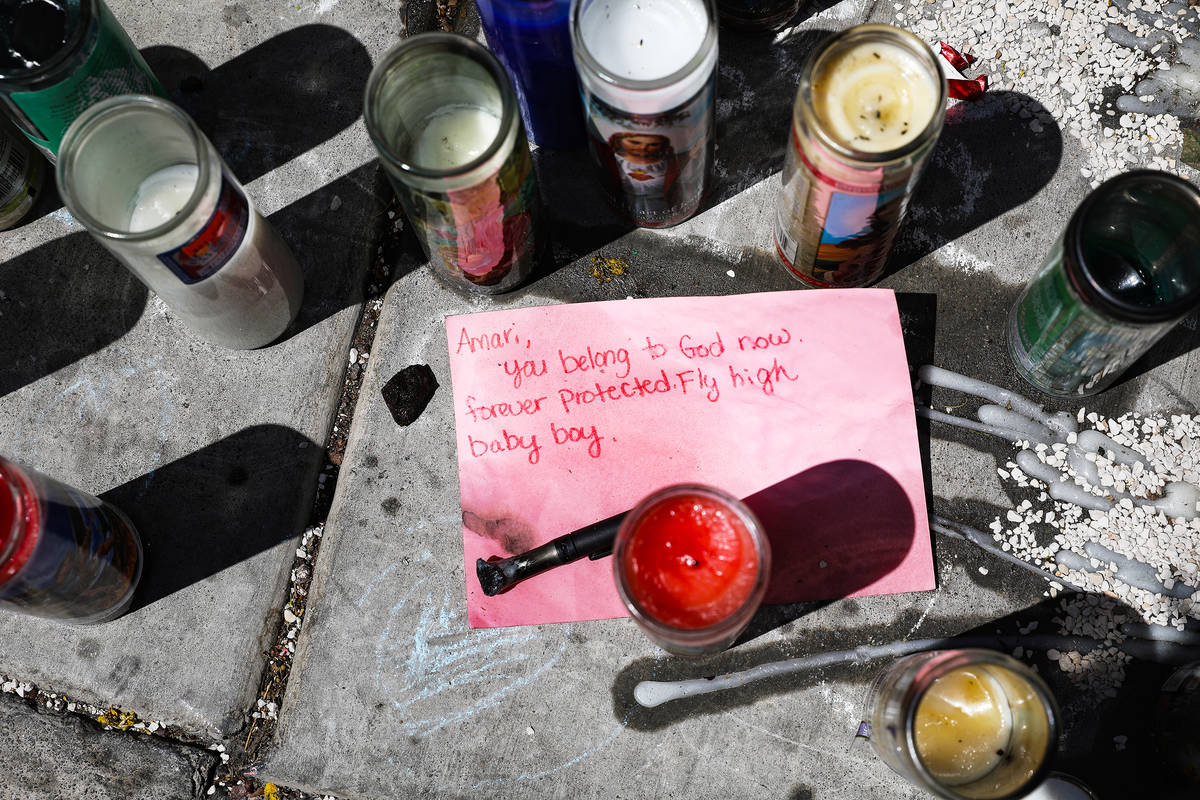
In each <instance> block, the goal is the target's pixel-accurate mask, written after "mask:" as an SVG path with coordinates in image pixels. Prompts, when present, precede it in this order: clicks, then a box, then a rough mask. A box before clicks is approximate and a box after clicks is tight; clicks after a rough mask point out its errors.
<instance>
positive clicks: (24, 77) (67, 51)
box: [0, 0, 100, 85]
mask: <svg viewBox="0 0 1200 800" xmlns="http://www.w3.org/2000/svg"><path fill="white" fill-rule="evenodd" d="M99 5H100V3H99V0H81V1H80V3H79V21H78V22H79V24H77V25H76V26H75V30H73V31H71V35H70V36H69V37H68V38H67V41H65V42H63V44H62V46H61V47H60V48H59V49H58V50H56V51H54V55H52V56H51V57H50V59H49V60H48V61H46V63H44V64H39V65H38V66H36V67H22V68H18V69H13V70H8V71H5V70H0V80H3V81H12V82H14V83H22V84H25V85H36V84H38V83H41V82H44V81H46V80H47V79H51V78H52V77H53V76H54V74H55V73H56V72H57V71H58V70H59V69H60V68H61V67H62V65H63V63H64V62H66V61H67V60H68V59H69V58H70V57H71V55H72V54H74V53H75V52H76V51H77V50H78V49H79V46H80V44H81V43H82V42H83V41H84V39H85V38H87V35H88V29H89V28H90V27H91V24H92V20H93V19H95V18H96V17H97V16H99V14H98V13H97V12H98V11H99Z"/></svg>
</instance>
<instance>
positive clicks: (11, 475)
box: [0, 458, 41, 586]
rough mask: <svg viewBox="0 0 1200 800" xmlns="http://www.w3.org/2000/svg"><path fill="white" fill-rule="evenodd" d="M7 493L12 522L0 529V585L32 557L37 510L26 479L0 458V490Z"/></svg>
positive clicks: (17, 468) (36, 527)
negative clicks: (8, 527)
mask: <svg viewBox="0 0 1200 800" xmlns="http://www.w3.org/2000/svg"><path fill="white" fill-rule="evenodd" d="M5 491H7V492H11V498H12V509H13V514H12V518H13V524H12V527H11V529H10V530H8V531H0V586H3V585H4V584H5V583H7V582H8V581H9V580H10V579H11V578H12V577H13V576H14V575H16V574H17V573H18V572H20V571H21V568H22V567H24V566H25V564H26V563H28V562H29V559H30V558H31V557H32V556H33V550H34V547H35V546H36V545H37V540H38V532H39V528H40V515H41V510H40V507H39V505H38V502H37V496H36V494H35V493H34V490H33V487H32V486H31V485H30V483H29V479H28V477H27V476H25V475H24V474H23V473H22V472H21V470H20V468H19V467H18V466H17V465H16V464H14V463H12V462H11V461H8V460H6V459H4V458H0V492H5Z"/></svg>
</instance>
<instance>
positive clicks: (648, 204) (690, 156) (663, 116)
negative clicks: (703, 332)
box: [571, 0, 717, 228]
mask: <svg viewBox="0 0 1200 800" xmlns="http://www.w3.org/2000/svg"><path fill="white" fill-rule="evenodd" d="M571 38H572V42H573V44H574V48H575V64H576V67H577V68H578V70H579V80H580V84H581V86H582V89H583V102H584V107H585V111H586V116H587V128H588V136H589V145H590V148H591V151H592V155H593V157H594V159H595V161H596V163H597V165H598V166H599V168H600V172H601V175H602V179H603V181H604V184H605V187H606V189H607V191H608V193H609V195H610V197H611V198H612V200H613V203H614V204H615V205H616V206H617V207H618V208H619V209H620V210H621V211H622V212H623V213H624V214H625V215H626V216H628V217H629V219H630V220H632V221H633V222H634V223H635V224H637V225H640V226H643V227H651V228H658V227H666V226H670V225H675V224H677V223H679V222H682V221H683V220H685V219H687V218H688V217H690V216H691V215H692V214H694V213H695V212H696V210H697V209H698V208H699V207H700V202H701V200H702V199H703V197H704V193H705V191H706V190H707V187H708V178H709V173H710V171H711V169H712V161H713V135H712V130H713V119H714V117H713V114H714V110H713V109H714V106H713V102H714V87H715V85H716V83H715V81H716V65H717V28H716V19H715V12H714V10H713V6H712V3H711V2H708V1H707V0H574V2H573V3H572V5H571Z"/></svg>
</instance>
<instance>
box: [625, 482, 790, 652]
mask: <svg viewBox="0 0 1200 800" xmlns="http://www.w3.org/2000/svg"><path fill="white" fill-rule="evenodd" d="M614 554H615V558H614V563H613V569H614V575H615V578H616V581H617V587H618V591H619V593H620V594H621V597H622V599H623V600H624V601H625V604H626V607H627V608H629V609H630V613H631V615H632V616H633V617H634V619H635V620H637V621H638V622H639V623H640V624H641V625H642V627H643V629H644V630H645V631H646V632H647V633H648V634H649V635H650V637H651V638H652V639H654V640H655V641H657V642H658V643H659V644H660V645H661V646H663V647H664V648H665V649H668V650H671V651H672V652H676V653H681V654H685V655H691V654H699V653H702V652H715V651H716V650H720V649H723V648H724V647H726V646H728V644H729V643H730V642H732V641H733V639H734V638H736V636H737V634H738V633H740V632H741V630H742V629H743V628H744V627H745V625H746V623H747V622H749V619H750V616H751V615H753V613H754V611H755V609H757V607H758V604H759V603H760V602H761V601H762V595H763V592H764V591H765V589H766V575H767V574H768V572H769V560H770V552H769V545H768V544H767V540H766V538H765V536H764V535H763V534H762V530H761V527H760V526H759V524H758V521H757V519H755V517H754V515H753V514H752V513H751V512H750V510H749V509H748V508H746V507H745V506H744V505H742V503H741V502H740V501H738V500H737V499H736V498H733V497H731V496H729V495H727V494H725V493H724V492H720V491H718V490H715V489H712V488H710V487H704V486H695V485H680V486H674V487H668V488H667V489H663V490H661V491H659V492H656V493H655V494H653V495H651V496H650V497H648V498H646V499H645V500H643V501H642V503H640V504H639V505H638V507H637V508H635V509H634V510H633V511H631V512H630V513H629V515H628V516H627V517H626V519H625V520H624V521H623V522H622V525H621V529H620V531H618V533H617V539H616V542H615V544H614Z"/></svg>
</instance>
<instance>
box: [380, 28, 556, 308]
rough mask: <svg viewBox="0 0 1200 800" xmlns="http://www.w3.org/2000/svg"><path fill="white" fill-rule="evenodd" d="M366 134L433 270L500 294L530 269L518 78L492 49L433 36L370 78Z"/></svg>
mask: <svg viewBox="0 0 1200 800" xmlns="http://www.w3.org/2000/svg"><path fill="white" fill-rule="evenodd" d="M364 116H365V118H366V124H367V131H368V133H370V135H371V140H372V141H373V142H374V143H375V147H376V149H377V150H378V151H379V155H380V160H381V162H382V163H383V167H384V169H385V170H386V172H387V175H388V178H389V179H390V180H391V183H392V187H393V188H394V189H395V191H396V196H397V197H398V198H399V200H400V203H401V205H402V206H403V207H404V212H405V214H406V215H407V217H408V220H409V222H410V223H411V224H412V226H413V229H414V230H415V231H416V233H417V238H418V239H419V241H420V242H421V246H422V247H423V248H424V249H425V253H426V255H427V256H428V257H429V258H430V261H431V263H432V264H433V266H434V268H435V271H436V272H437V273H438V274H439V275H441V276H442V277H444V278H446V279H447V280H449V281H450V282H451V283H452V284H453V285H455V286H458V287H460V288H465V289H468V290H471V291H475V292H482V293H486V294H496V293H499V292H505V291H508V290H510V289H514V288H516V287H517V286H518V285H520V284H521V283H522V282H523V281H524V280H525V279H526V278H528V277H529V275H530V274H532V272H533V269H534V265H535V259H536V256H537V243H538V238H537V237H538V231H537V227H538V221H539V216H540V212H539V200H538V195H537V184H536V181H535V178H534V173H533V164H532V160H531V159H530V156H529V146H528V144H527V143H526V141H525V133H524V128H523V127H522V125H521V115H520V113H519V112H518V109H517V98H516V95H515V94H514V92H513V88H512V84H511V83H510V82H509V80H508V77H507V76H506V75H505V73H504V69H503V67H502V66H501V65H500V62H499V61H497V60H496V57H495V56H493V55H492V54H491V53H490V52H489V51H488V50H487V49H486V48H485V47H483V46H482V45H480V44H478V43H476V42H474V41H472V40H470V39H467V38H466V37H463V36H458V35H457V34H452V33H426V34H421V35H419V36H414V37H412V38H410V39H406V40H405V41H403V42H401V43H400V44H398V45H396V46H395V47H393V48H392V49H391V50H390V51H388V53H387V54H386V55H385V56H384V57H383V59H382V60H381V61H380V62H379V63H378V64H377V65H376V66H375V69H374V70H372V72H371V77H370V78H369V79H368V81H367V89H366V99H365V111H364Z"/></svg>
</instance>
